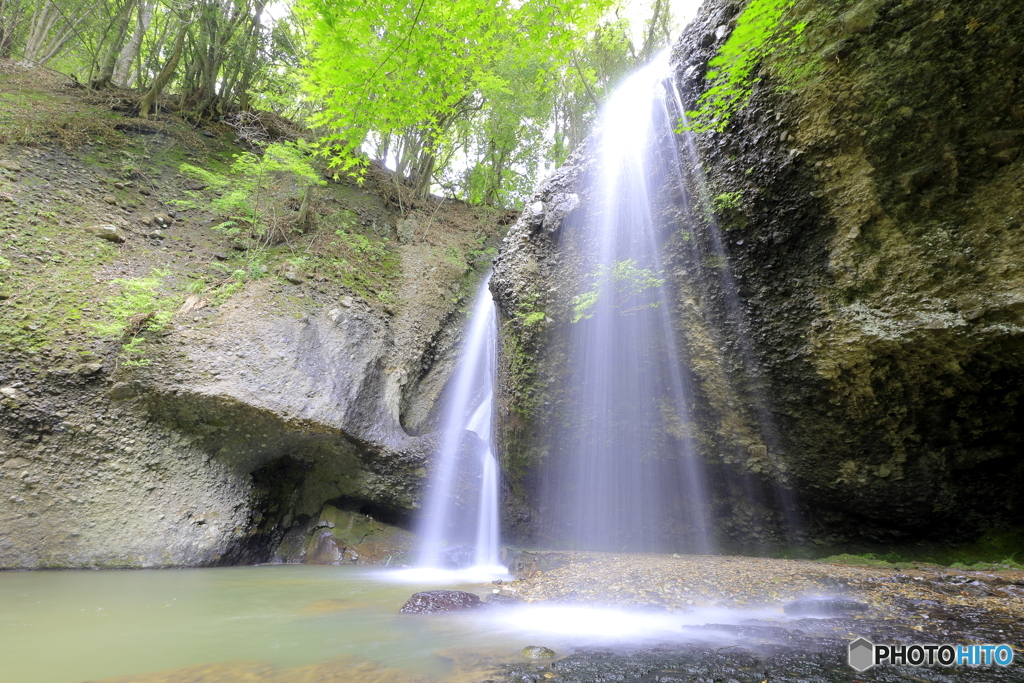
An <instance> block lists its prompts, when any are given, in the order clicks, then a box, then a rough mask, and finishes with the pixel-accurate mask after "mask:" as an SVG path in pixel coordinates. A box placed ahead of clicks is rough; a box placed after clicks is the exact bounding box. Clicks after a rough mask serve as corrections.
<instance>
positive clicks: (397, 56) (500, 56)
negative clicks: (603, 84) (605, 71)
mask: <svg viewBox="0 0 1024 683" xmlns="http://www.w3.org/2000/svg"><path fill="white" fill-rule="evenodd" d="M610 4H611V3H610V0H593V1H592V2H589V3H578V2H573V1H571V0H525V1H519V0H516V1H512V0H497V1H496V2H495V1H493V0H492V1H488V2H483V1H481V0H367V1H365V2H359V3H356V2H345V1H341V0H303V2H301V3H300V5H299V6H298V8H297V12H298V15H299V16H300V18H301V20H302V21H303V22H305V23H306V24H307V25H308V26H309V39H310V55H311V58H310V59H309V60H308V61H307V62H306V64H305V74H306V80H305V88H306V91H307V93H308V94H309V95H310V96H311V97H312V98H314V99H316V100H317V101H319V102H320V103H321V104H322V109H321V111H320V112H319V113H318V114H316V115H315V116H314V117H313V123H314V124H315V125H316V126H318V127H320V128H321V130H323V131H324V140H325V142H327V143H328V144H329V145H330V149H329V151H328V152H327V155H328V156H329V158H330V159H331V164H332V166H334V167H335V168H337V169H339V171H340V172H342V173H346V174H349V175H354V176H358V175H359V172H360V163H361V162H360V161H359V159H360V158H362V154H363V153H364V152H366V151H369V150H368V149H367V148H376V149H377V150H378V155H379V156H381V157H383V156H386V155H387V154H389V153H390V154H394V155H396V156H400V157H401V159H400V163H399V164H398V165H399V166H400V167H401V168H400V170H408V171H409V175H410V176H414V177H417V176H418V178H417V179H418V181H419V182H420V187H421V190H422V189H425V188H424V184H426V186H427V187H428V186H429V182H430V181H431V178H432V177H441V176H442V175H443V173H442V172H443V171H444V170H445V169H446V168H447V167H450V166H451V165H452V163H453V162H454V161H455V160H457V159H466V158H467V157H468V158H472V157H477V158H478V159H479V160H480V161H481V162H482V163H484V164H485V165H486V166H487V167H488V169H489V172H490V173H491V176H490V177H484V178H481V177H477V178H475V179H474V182H476V184H477V185H476V189H475V190H474V193H475V195H476V196H475V197H474V198H479V199H480V200H481V201H493V202H497V201H500V199H501V198H500V197H499V196H498V195H499V193H498V192H497V191H496V190H495V187H501V186H502V185H503V184H504V183H505V182H506V181H507V180H509V179H510V178H512V177H511V176H509V175H507V174H506V171H509V170H511V169H513V168H514V167H515V166H516V163H517V162H516V161H514V160H513V159H512V157H513V156H515V154H514V152H515V150H516V148H517V147H518V146H519V145H518V143H517V134H519V133H523V132H529V131H531V127H532V129H533V130H534V131H535V132H529V135H536V136H537V137H542V133H543V127H544V125H543V124H544V120H545V116H546V114H547V112H538V111H537V107H536V106H535V105H536V104H537V101H536V100H537V97H538V94H540V93H543V92H544V91H545V89H546V88H548V87H549V85H548V84H549V83H552V82H553V81H555V80H557V79H555V78H553V76H554V74H555V73H556V72H557V71H558V70H559V69H560V68H562V67H563V66H564V65H565V64H567V63H568V61H569V55H570V53H571V52H572V50H573V49H574V48H575V46H576V45H577V44H579V43H580V42H581V41H583V40H585V36H586V32H587V31H588V30H590V29H591V28H592V27H593V26H594V25H595V24H596V22H597V21H598V19H599V18H600V17H601V15H602V14H603V12H604V11H605V9H606V8H607V7H608V6H609V5H610ZM513 112H514V115H513ZM469 121H473V122H474V124H475V125H473V126H465V125H463V124H465V123H466V122H469ZM509 140H511V142H508V141H509ZM392 143H397V144H395V146H394V147H389V145H390V144H392ZM527 161H528V160H527ZM518 162H519V163H522V162H523V160H522V159H520V160H518ZM463 165H464V166H465V167H470V168H471V167H472V166H473V164H472V163H468V164H463ZM406 166H407V169H406ZM530 180H531V182H532V178H531V179H530ZM448 182H449V183H456V182H461V179H455V178H448Z"/></svg>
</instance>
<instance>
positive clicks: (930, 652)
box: [847, 638, 1013, 671]
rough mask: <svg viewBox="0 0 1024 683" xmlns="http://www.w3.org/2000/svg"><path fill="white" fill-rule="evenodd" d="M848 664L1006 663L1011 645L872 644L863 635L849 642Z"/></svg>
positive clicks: (1010, 659) (859, 667) (1009, 660)
mask: <svg viewBox="0 0 1024 683" xmlns="http://www.w3.org/2000/svg"><path fill="white" fill-rule="evenodd" d="M847 661H848V662H849V663H850V666H851V667H853V668H854V669H856V670H857V671H865V670H867V669H870V668H871V667H873V666H874V665H875V664H886V663H888V664H909V665H910V666H934V665H936V664H938V665H939V666H991V665H992V664H995V665H997V666H1009V665H1010V664H1011V663H1012V662H1013V648H1012V647H1010V646H1009V645H1005V644H1003V645H934V644H928V645H875V644H874V643H872V642H871V641H869V640H867V639H866V638H857V640H855V641H853V642H852V643H850V650H849V654H848V656H847Z"/></svg>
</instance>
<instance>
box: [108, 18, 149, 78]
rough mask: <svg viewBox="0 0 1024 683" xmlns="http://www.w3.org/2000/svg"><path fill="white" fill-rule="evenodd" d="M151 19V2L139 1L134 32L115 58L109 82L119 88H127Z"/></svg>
mask: <svg viewBox="0 0 1024 683" xmlns="http://www.w3.org/2000/svg"><path fill="white" fill-rule="evenodd" d="M152 19H153V2H152V0H141V2H140V3H139V11H138V12H136V14H135V30H134V31H133V32H132V37H131V39H130V40H129V41H128V42H127V43H126V44H125V46H124V48H123V49H122V50H121V53H120V54H119V55H118V56H117V63H116V64H115V65H114V73H113V75H112V77H111V80H112V81H113V82H114V83H115V84H117V85H120V86H129V85H130V83H129V79H130V78H131V70H132V64H134V63H135V60H136V59H137V58H138V56H139V50H140V49H142V38H143V36H145V35H146V31H147V30H149V22H150V21H152Z"/></svg>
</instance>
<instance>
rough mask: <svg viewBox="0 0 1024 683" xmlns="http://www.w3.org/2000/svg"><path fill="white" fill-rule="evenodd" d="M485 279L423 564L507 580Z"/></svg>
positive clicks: (454, 383)
mask: <svg viewBox="0 0 1024 683" xmlns="http://www.w3.org/2000/svg"><path fill="white" fill-rule="evenodd" d="M489 281H490V275H488V277H487V278H485V279H484V282H483V284H482V285H481V286H480V290H479V292H478V293H477V295H476V299H475V301H474V303H473V311H472V314H471V317H470V320H469V329H468V330H467V334H466V338H465V342H464V347H463V349H462V353H461V354H460V356H459V360H458V365H457V367H456V370H455V373H454V375H453V376H452V379H451V381H450V383H449V386H448V387H447V389H446V391H445V395H444V399H443V401H444V403H443V407H442V413H441V414H442V433H441V447H440V450H439V451H438V453H437V462H436V466H435V470H434V472H433V474H432V476H431V480H430V485H429V488H428V491H427V495H426V499H425V502H424V506H423V513H422V516H421V518H420V527H419V535H420V549H419V550H420V552H419V562H418V564H419V565H420V566H422V567H431V568H452V569H454V568H465V567H468V566H470V565H473V566H475V567H478V568H489V569H494V570H495V571H499V572H503V571H504V568H503V567H498V564H499V562H500V550H499V532H498V526H499V525H498V463H497V461H496V460H495V456H494V447H493V443H492V433H493V430H492V423H493V419H494V418H493V403H494V401H493V398H494V384H495V358H496V356H495V354H496V352H497V314H496V311H495V306H494V300H493V299H492V298H491V292H490V290H489V289H488V288H487V285H488V282H489Z"/></svg>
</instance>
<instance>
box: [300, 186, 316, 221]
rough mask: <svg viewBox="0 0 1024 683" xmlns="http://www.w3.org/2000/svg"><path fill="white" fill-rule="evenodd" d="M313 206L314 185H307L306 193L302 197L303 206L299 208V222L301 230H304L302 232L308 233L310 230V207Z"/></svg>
mask: <svg viewBox="0 0 1024 683" xmlns="http://www.w3.org/2000/svg"><path fill="white" fill-rule="evenodd" d="M312 204H313V186H312V185H307V186H306V191H305V192H304V193H303V195H302V205H301V206H299V220H298V224H299V229H300V230H302V232H306V231H307V230H309V223H310V220H309V217H310V216H309V214H310V207H311V206H312Z"/></svg>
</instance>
